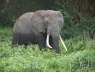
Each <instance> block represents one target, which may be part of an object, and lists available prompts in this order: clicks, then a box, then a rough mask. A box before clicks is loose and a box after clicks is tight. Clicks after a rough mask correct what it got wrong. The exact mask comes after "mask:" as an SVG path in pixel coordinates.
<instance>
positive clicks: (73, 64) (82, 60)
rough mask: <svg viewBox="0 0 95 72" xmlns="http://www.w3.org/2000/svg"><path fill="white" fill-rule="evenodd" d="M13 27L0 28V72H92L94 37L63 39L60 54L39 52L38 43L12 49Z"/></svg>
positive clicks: (94, 65) (94, 53)
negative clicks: (63, 43) (63, 42)
mask: <svg viewBox="0 0 95 72" xmlns="http://www.w3.org/2000/svg"><path fill="white" fill-rule="evenodd" d="M11 38H12V29H11V28H0V72H95V40H91V39H87V38H86V39H83V38H80V37H77V38H73V39H69V40H65V43H66V45H67V47H68V51H67V52H66V51H65V50H64V48H63V47H62V45H61V44H60V48H61V55H57V54H55V53H54V52H53V51H51V50H47V51H45V52H41V51H39V48H38V46H37V45H33V46H32V45H31V46H28V47H27V48H26V49H25V48H23V46H19V47H17V48H14V49H12V48H11Z"/></svg>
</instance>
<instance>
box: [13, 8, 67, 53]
mask: <svg viewBox="0 0 95 72" xmlns="http://www.w3.org/2000/svg"><path fill="white" fill-rule="evenodd" d="M63 25H64V19H63V15H62V14H61V12H60V11H54V10H38V11H34V12H26V13H24V14H23V15H21V16H20V17H19V18H18V19H17V20H16V22H15V24H14V26H13V39H12V46H13V47H14V46H15V45H23V44H24V45H25V46H27V45H29V44H38V45H39V49H40V50H45V49H46V46H47V47H49V48H52V49H53V50H54V51H55V52H56V53H60V52H61V51H60V48H59V40H61V42H62V44H63V46H64V48H65V49H66V50H67V48H66V46H65V44H64V41H63V40H62V37H61V35H60V31H61V29H62V27H63Z"/></svg>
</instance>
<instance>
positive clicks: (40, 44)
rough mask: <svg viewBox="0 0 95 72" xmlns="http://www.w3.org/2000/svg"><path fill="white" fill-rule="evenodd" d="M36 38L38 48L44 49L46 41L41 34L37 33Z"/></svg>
mask: <svg viewBox="0 0 95 72" xmlns="http://www.w3.org/2000/svg"><path fill="white" fill-rule="evenodd" d="M37 39H38V44H39V48H40V50H45V49H46V43H45V39H44V36H43V34H41V33H40V34H38V35H37Z"/></svg>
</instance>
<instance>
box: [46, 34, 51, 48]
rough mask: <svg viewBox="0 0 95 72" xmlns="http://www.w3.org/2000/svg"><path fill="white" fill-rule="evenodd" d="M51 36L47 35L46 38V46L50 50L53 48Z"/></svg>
mask: <svg viewBox="0 0 95 72" xmlns="http://www.w3.org/2000/svg"><path fill="white" fill-rule="evenodd" d="M49 37H50V36H49V34H47V38H46V45H47V47H49V48H52V46H51V45H50V44H49Z"/></svg>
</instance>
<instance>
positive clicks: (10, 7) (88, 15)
mask: <svg viewBox="0 0 95 72" xmlns="http://www.w3.org/2000/svg"><path fill="white" fill-rule="evenodd" d="M41 9H45V10H47V9H52V10H59V11H61V12H62V13H63V16H64V18H65V25H64V28H63V30H62V35H63V33H64V35H63V36H64V37H65V38H71V37H76V36H84V35H86V36H88V37H90V38H91V39H93V38H94V37H95V0H0V26H2V27H6V26H10V27H12V26H13V24H14V22H15V20H16V19H17V18H18V17H19V16H20V15H22V14H23V13H25V12H28V11H35V10H41Z"/></svg>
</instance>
